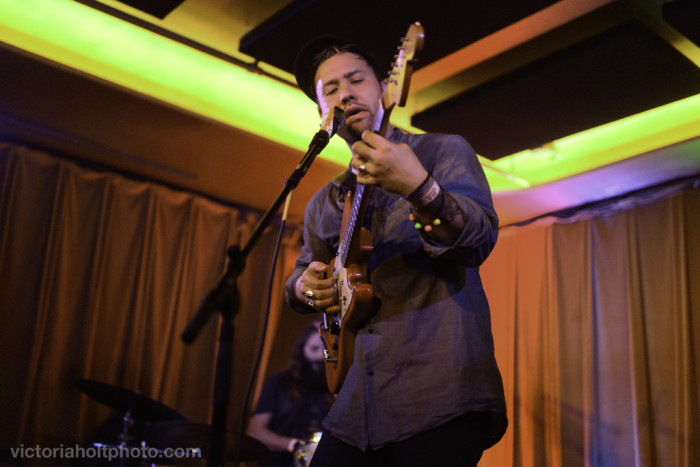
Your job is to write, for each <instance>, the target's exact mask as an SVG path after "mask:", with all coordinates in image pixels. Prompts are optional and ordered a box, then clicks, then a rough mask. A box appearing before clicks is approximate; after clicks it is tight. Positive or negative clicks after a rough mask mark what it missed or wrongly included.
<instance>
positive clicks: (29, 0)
mask: <svg viewBox="0 0 700 467" xmlns="http://www.w3.org/2000/svg"><path fill="white" fill-rule="evenodd" d="M0 40H2V41H4V42H7V43H8V44H11V45H13V46H16V47H18V48H21V49H24V50H27V51H29V52H32V53H34V54H36V55H39V56H42V57H45V58H48V59H50V60H52V61H55V62H58V63H61V64H64V65H66V66H69V67H71V68H74V69H77V70H80V71H83V72H86V73H88V74H91V75H94V76H97V77H100V78H102V79H105V80H108V81H110V82H113V83H116V84H119V85H121V86H124V87H127V88H130V89H133V90H136V91H138V92H140V93H143V94H146V95H149V96H152V97H155V98H157V99H159V100H162V101H164V102H168V103H170V104H173V105H176V106H179V107H181V108H184V109H187V110H190V111H193V112H196V113H198V114H201V115H206V116H208V117H210V118H213V119H215V120H218V121H221V122H224V123H227V124H230V125H233V126H235V127H238V128H241V129H243V130H246V131H248V132H250V133H254V134H256V135H259V136H261V137H263V138H269V139H273V140H275V141H277V142H279V143H282V144H285V145H287V146H290V147H293V148H297V149H299V150H300V151H304V150H306V148H307V147H308V144H309V141H310V139H311V137H312V136H313V135H314V133H315V132H316V131H317V130H318V128H319V116H318V112H317V110H316V107H315V106H314V105H313V104H312V103H311V102H310V101H309V100H308V98H307V97H306V96H305V95H304V94H303V93H301V92H300V91H297V90H296V89H294V88H292V87H289V86H285V85H284V84H282V83H279V82H277V81H275V80H273V79H270V78H266V77H264V76H261V75H257V74H253V73H251V72H248V71H247V70H244V69H243V68H240V67H237V66H235V65H232V64H230V63H227V62H224V61H222V60H219V59H217V58H214V57H212V56H209V55H207V54H204V53H202V52H199V51H196V50H194V49H192V48H189V47H187V46H185V45H182V44H179V43H177V42H174V41H171V40H169V39H166V38H164V37H162V36H159V35H157V34H155V33H152V32H150V31H147V30H144V29H142V28H139V27H137V26H134V25H132V24H130V23H127V22H124V21H121V20H119V19H117V18H114V17H112V16H109V15H107V14H105V13H102V12H100V11H97V10H94V9H92V8H89V7H87V6H85V5H82V4H80V3H77V2H73V1H71V0H0ZM271 135H274V136H271ZM320 157H324V158H326V159H329V160H332V161H334V162H336V163H338V164H341V165H343V166H345V165H346V164H347V161H348V149H347V146H346V145H345V144H344V142H343V141H342V140H340V139H336V138H334V139H333V140H332V141H331V144H330V145H329V146H328V147H327V148H326V149H325V150H324V152H323V154H322V156H320Z"/></svg>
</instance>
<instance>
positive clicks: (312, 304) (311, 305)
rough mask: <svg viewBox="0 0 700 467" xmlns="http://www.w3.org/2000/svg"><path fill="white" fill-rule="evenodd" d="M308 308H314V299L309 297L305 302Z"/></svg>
mask: <svg viewBox="0 0 700 467" xmlns="http://www.w3.org/2000/svg"><path fill="white" fill-rule="evenodd" d="M306 303H307V304H308V305H309V306H310V307H313V308H316V299H315V298H313V297H311V298H310V299H309V301H308V302H306Z"/></svg>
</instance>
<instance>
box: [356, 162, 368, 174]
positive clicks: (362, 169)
mask: <svg viewBox="0 0 700 467" xmlns="http://www.w3.org/2000/svg"><path fill="white" fill-rule="evenodd" d="M357 170H359V171H360V172H366V171H367V167H365V164H364V162H363V163H362V165H360V167H358V169H357Z"/></svg>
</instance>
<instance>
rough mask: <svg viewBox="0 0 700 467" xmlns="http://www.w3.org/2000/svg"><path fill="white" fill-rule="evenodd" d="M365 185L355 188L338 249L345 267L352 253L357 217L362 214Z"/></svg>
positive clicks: (339, 257)
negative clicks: (351, 245) (351, 247)
mask: <svg viewBox="0 0 700 467" xmlns="http://www.w3.org/2000/svg"><path fill="white" fill-rule="evenodd" d="M364 193H365V185H361V184H359V183H358V184H357V186H356V188H355V193H354V196H353V198H352V207H351V208H350V215H349V216H348V224H347V226H346V228H345V234H344V235H343V239H342V242H341V244H340V248H339V249H338V259H339V260H340V264H342V265H343V267H347V266H348V264H347V261H348V257H349V255H350V244H351V243H352V239H353V237H354V233H355V229H356V227H357V219H358V217H359V215H360V211H361V210H363V209H361V208H362V200H363V198H364Z"/></svg>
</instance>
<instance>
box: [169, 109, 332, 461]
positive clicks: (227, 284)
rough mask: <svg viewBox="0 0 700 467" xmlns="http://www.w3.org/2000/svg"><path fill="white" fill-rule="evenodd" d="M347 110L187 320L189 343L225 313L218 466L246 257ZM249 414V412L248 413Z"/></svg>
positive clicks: (216, 418) (213, 454) (216, 405)
mask: <svg viewBox="0 0 700 467" xmlns="http://www.w3.org/2000/svg"><path fill="white" fill-rule="evenodd" d="M343 123H344V116H343V111H342V110H340V109H339V108H338V107H336V108H335V109H334V115H333V123H332V126H331V131H328V130H325V129H321V130H319V131H318V132H317V133H316V135H315V136H314V137H313V139H312V140H311V143H310V144H309V149H308V150H307V151H306V154H304V157H303V158H302V160H301V162H300V163H299V165H297V167H296V169H295V170H294V172H292V174H291V175H290V176H289V178H288V179H287V180H286V181H285V184H284V187H283V188H282V190H281V191H280V193H279V194H278V195H277V198H276V199H275V201H274V202H273V203H272V205H271V206H270V208H269V209H268V210H267V211H266V212H265V214H264V215H263V216H262V218H261V219H260V221H259V222H258V224H257V225H256V226H255V229H254V230H253V233H252V234H251V236H250V238H249V239H248V241H247V242H246V244H245V246H244V247H243V248H242V249H240V248H239V247H238V246H236V245H232V246H229V247H228V250H227V255H228V265H227V267H226V270H225V271H224V273H223V274H222V275H221V276H220V277H219V279H218V280H217V281H216V283H215V285H214V287H213V288H212V289H211V291H210V292H209V293H208V294H207V295H206V297H205V298H204V299H203V300H202V303H201V304H200V306H199V308H198V309H197V311H196V312H195V315H194V317H193V318H192V319H191V320H190V321H189V323H187V326H186V327H185V329H184V331H183V332H182V340H183V341H184V342H185V343H187V344H189V343H191V342H193V341H194V340H195V339H196V337H197V335H198V334H199V331H200V330H201V329H202V327H203V326H204V325H205V324H206V322H207V320H208V319H209V316H211V315H212V314H213V313H215V312H217V311H218V312H219V313H221V316H222V320H221V328H220V330H219V349H218V353H217V360H216V375H215V379H214V397H213V403H212V405H213V414H212V430H211V450H210V455H209V462H208V465H209V466H210V467H218V466H221V465H223V448H224V434H225V432H226V412H227V410H228V402H229V395H230V386H231V369H232V362H233V335H234V326H233V319H234V317H235V316H236V314H237V313H238V311H239V306H240V299H239V293H238V288H237V279H238V276H239V275H240V273H241V272H242V271H243V268H244V266H245V261H246V258H247V257H248V254H249V253H250V250H251V249H252V248H253V246H254V245H255V243H256V242H257V241H258V239H259V238H260V236H261V235H262V232H263V231H264V230H265V228H267V226H268V225H269V223H270V220H271V219H272V217H273V216H274V215H275V214H276V213H277V211H278V210H279V208H280V206H281V205H282V203H283V202H284V200H285V198H286V197H287V196H288V195H289V193H291V191H292V190H293V189H294V188H296V187H297V185H298V184H299V181H301V179H302V177H303V176H304V175H306V172H307V171H308V170H309V167H311V163H312V162H313V161H314V159H315V158H316V156H317V155H318V154H320V153H321V151H322V150H323V148H325V147H326V145H327V144H328V142H329V140H330V138H331V136H332V135H333V134H335V132H336V131H338V129H340V128H341V127H342V126H343ZM244 416H245V415H244Z"/></svg>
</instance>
